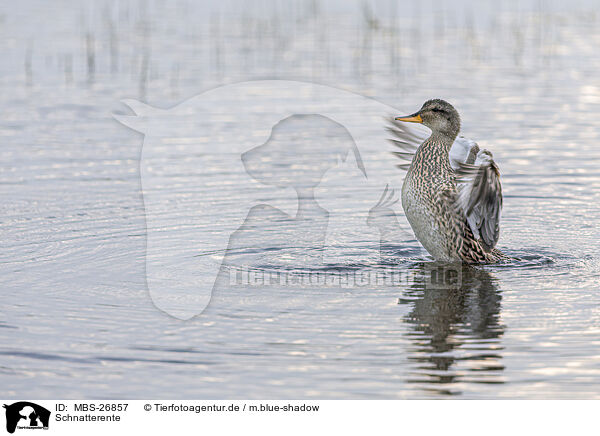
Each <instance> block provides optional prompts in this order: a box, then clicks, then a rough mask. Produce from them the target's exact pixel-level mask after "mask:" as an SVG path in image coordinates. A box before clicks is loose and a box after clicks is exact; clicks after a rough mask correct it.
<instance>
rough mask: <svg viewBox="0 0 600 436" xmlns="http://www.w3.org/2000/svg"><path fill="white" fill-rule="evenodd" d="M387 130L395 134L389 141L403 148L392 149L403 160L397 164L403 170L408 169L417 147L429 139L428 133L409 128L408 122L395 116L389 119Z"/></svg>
mask: <svg viewBox="0 0 600 436" xmlns="http://www.w3.org/2000/svg"><path fill="white" fill-rule="evenodd" d="M385 130H387V131H388V132H389V133H391V134H392V136H393V138H391V139H389V141H390V142H391V143H392V144H394V145H395V146H396V147H398V148H399V149H400V150H401V151H392V154H393V155H394V156H396V157H398V158H399V159H400V160H402V161H403V162H402V163H400V164H398V165H396V166H397V167H398V168H400V169H401V170H404V171H407V170H408V168H409V167H410V164H411V162H412V160H413V157H414V155H415V153H416V152H417V149H418V148H419V146H420V145H421V144H422V143H423V142H424V141H425V139H427V135H426V134H425V133H422V132H420V131H418V130H417V129H412V128H409V127H408V125H407V123H404V122H402V121H396V120H394V117H390V118H389V119H388V125H387V126H386V128H385Z"/></svg>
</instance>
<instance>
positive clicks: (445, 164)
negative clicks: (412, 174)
mask: <svg viewBox="0 0 600 436" xmlns="http://www.w3.org/2000/svg"><path fill="white" fill-rule="evenodd" d="M455 138H456V136H454V137H453V136H452V135H447V134H445V133H442V132H436V131H433V132H432V133H431V136H430V137H429V138H428V139H427V140H426V141H425V142H424V143H423V144H422V145H421V146H420V147H419V150H418V151H417V153H416V155H415V159H414V162H415V165H416V166H417V167H419V166H423V167H431V165H433V166H434V167H435V168H438V169H439V170H442V171H444V170H445V171H450V169H451V166H450V156H449V155H450V148H452V144H453V143H454V139H455ZM429 171H431V170H429Z"/></svg>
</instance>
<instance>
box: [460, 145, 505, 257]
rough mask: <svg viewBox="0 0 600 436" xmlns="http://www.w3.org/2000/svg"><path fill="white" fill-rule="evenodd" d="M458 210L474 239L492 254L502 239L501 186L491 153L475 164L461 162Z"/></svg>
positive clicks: (483, 154)
mask: <svg viewBox="0 0 600 436" xmlns="http://www.w3.org/2000/svg"><path fill="white" fill-rule="evenodd" d="M456 177H457V179H456V181H457V189H458V197H457V198H456V206H457V208H458V209H459V211H460V212H461V213H462V214H464V216H465V217H466V218H467V222H468V223H469V227H470V228H471V231H472V232H473V236H474V237H475V239H480V240H481V242H482V243H483V246H484V248H485V249H486V251H491V250H492V249H493V248H494V246H495V245H496V243H497V242H498V237H499V236H500V212H501V210H502V186H501V184H500V172H499V170H498V166H497V165H496V162H494V159H493V156H492V153H490V152H489V151H487V150H481V151H479V152H478V153H477V155H476V157H475V161H474V162H473V163H466V162H464V163H463V162H459V163H458V169H457V170H456Z"/></svg>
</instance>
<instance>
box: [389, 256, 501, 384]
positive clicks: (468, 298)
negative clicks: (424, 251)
mask: <svg viewBox="0 0 600 436" xmlns="http://www.w3.org/2000/svg"><path fill="white" fill-rule="evenodd" d="M436 268H439V266H438V265H436V264H435V263H433V264H432V263H422V264H417V265H415V266H414V268H413V269H414V270H413V271H412V272H413V273H415V274H414V276H415V281H414V284H413V285H412V286H411V287H410V289H409V290H408V291H406V292H405V293H404V295H403V297H402V298H400V299H399V300H398V304H406V305H411V306H412V309H411V311H410V313H409V314H408V315H407V316H406V317H405V321H406V322H407V323H408V325H409V326H410V331H409V333H408V334H407V335H408V337H409V338H410V341H411V343H412V347H410V356H409V360H410V361H411V362H413V363H414V364H415V365H414V366H413V370H411V371H410V372H409V379H408V382H411V383H419V384H423V389H425V390H433V391H435V392H438V393H440V394H447V395H456V394H460V386H461V384H463V383H503V378H502V371H503V370H504V366H503V365H502V363H501V360H502V354H501V352H502V349H503V347H502V343H501V338H502V335H503V333H504V326H503V325H502V324H501V323H500V310H501V294H500V292H499V291H498V287H497V280H496V278H495V277H494V276H492V275H491V274H490V273H489V272H487V271H485V270H484V269H479V268H474V267H470V266H463V267H458V268H459V269H460V271H459V272H460V276H459V280H458V282H457V283H456V284H455V285H448V286H436V287H435V288H432V286H431V281H430V280H429V279H430V278H431V277H432V274H434V275H435V273H436V271H435V269H436ZM447 268H450V267H447ZM453 268H456V267H453Z"/></svg>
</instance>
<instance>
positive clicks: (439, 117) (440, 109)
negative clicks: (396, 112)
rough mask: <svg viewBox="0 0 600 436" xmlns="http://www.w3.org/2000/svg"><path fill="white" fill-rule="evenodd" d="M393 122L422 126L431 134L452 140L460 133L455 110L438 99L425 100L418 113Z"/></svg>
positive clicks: (398, 118)
mask: <svg viewBox="0 0 600 436" xmlns="http://www.w3.org/2000/svg"><path fill="white" fill-rule="evenodd" d="M395 120H396V121H408V122H409V123H420V124H423V125H425V126H427V127H429V128H430V129H431V131H432V132H433V133H441V134H443V135H445V136H448V137H450V138H452V139H453V140H454V139H455V138H456V136H457V135H458V132H459V131H460V115H458V112H457V110H456V109H454V106H452V105H451V104H450V103H448V102H447V101H444V100H440V99H433V100H427V101H426V102H425V103H423V106H422V107H421V109H419V111H418V112H415V113H414V114H412V115H408V116H405V117H397V118H395Z"/></svg>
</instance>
